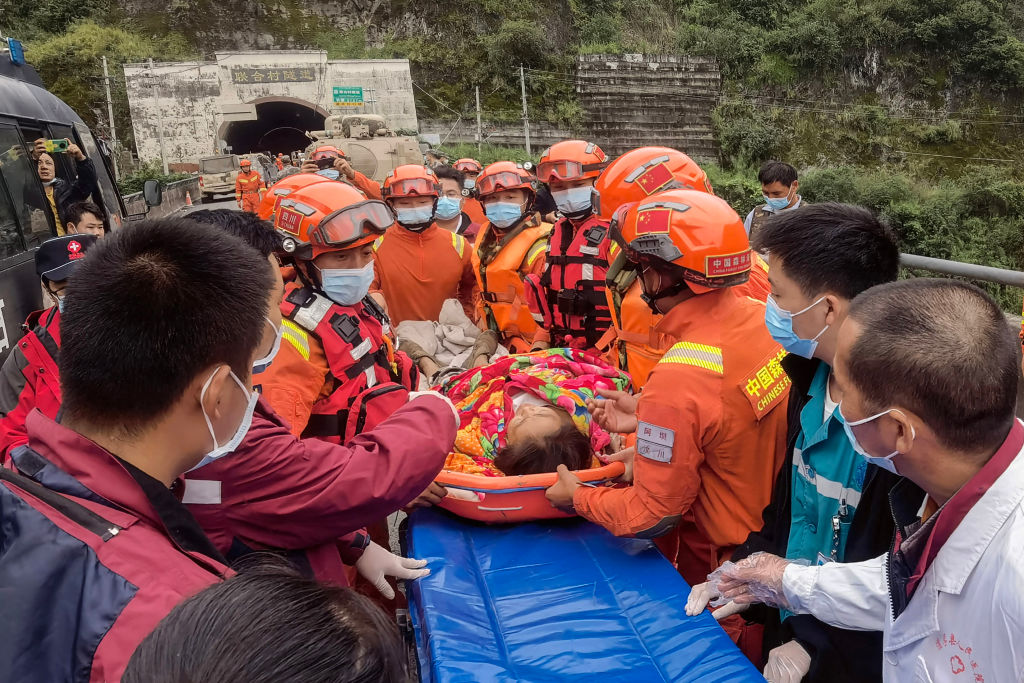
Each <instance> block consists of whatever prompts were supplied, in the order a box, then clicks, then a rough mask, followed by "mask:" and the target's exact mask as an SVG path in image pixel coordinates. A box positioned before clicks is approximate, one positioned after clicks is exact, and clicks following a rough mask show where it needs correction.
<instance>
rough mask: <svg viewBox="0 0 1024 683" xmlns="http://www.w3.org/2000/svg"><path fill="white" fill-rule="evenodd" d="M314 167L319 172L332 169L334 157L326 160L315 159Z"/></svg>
mask: <svg viewBox="0 0 1024 683" xmlns="http://www.w3.org/2000/svg"><path fill="white" fill-rule="evenodd" d="M316 167H317V168H319V169H320V170H321V171H323V170H326V169H328V168H334V157H327V158H326V159H317V160H316Z"/></svg>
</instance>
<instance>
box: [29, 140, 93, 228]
mask: <svg viewBox="0 0 1024 683" xmlns="http://www.w3.org/2000/svg"><path fill="white" fill-rule="evenodd" d="M56 154H67V155H68V156H69V157H71V158H72V159H74V166H75V174H74V177H73V178H70V179H65V178H58V177H57V164H56V161H55V159H54V155H56ZM32 156H33V157H34V158H35V160H36V175H37V176H39V181H40V182H41V183H42V184H43V192H44V197H45V198H46V205H45V206H42V207H38V208H41V209H42V210H43V211H44V212H50V213H52V214H53V220H54V224H55V226H56V228H57V236H58V237H63V236H64V234H65V232H64V226H65V224H66V221H65V220H64V214H65V211H66V209H67V208H68V207H69V206H71V205H72V204H74V203H75V202H82V201H86V200H87V199H89V198H90V197H92V196H93V194H94V193H97V194H98V187H97V185H96V167H95V166H93V163H92V161H90V160H89V159H88V158H87V157H86V156H85V153H84V152H82V150H81V148H80V147H79V146H78V145H76V144H75V143H74V142H72V141H71V140H68V139H67V138H64V139H61V140H47V139H45V138H40V139H38V140H36V141H35V143H34V145H33V149H32Z"/></svg>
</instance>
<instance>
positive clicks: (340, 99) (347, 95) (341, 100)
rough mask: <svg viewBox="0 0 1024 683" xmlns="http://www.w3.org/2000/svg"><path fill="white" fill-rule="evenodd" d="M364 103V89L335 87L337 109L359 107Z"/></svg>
mask: <svg viewBox="0 0 1024 683" xmlns="http://www.w3.org/2000/svg"><path fill="white" fill-rule="evenodd" d="M362 103H363V89H362V87H358V88H346V87H342V86H339V85H336V86H334V106H335V107H357V106H359V105H361V104H362Z"/></svg>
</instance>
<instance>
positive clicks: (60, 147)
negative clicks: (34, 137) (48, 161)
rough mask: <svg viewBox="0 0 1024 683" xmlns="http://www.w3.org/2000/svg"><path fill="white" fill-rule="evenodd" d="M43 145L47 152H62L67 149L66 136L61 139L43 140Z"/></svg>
mask: <svg viewBox="0 0 1024 683" xmlns="http://www.w3.org/2000/svg"><path fill="white" fill-rule="evenodd" d="M43 146H44V147H45V148H46V151H47V153H48V154H53V153H57V154H62V153H64V152H66V151H68V141H67V139H66V138H65V139H63V140H44V141H43Z"/></svg>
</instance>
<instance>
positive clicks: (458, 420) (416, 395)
mask: <svg viewBox="0 0 1024 683" xmlns="http://www.w3.org/2000/svg"><path fill="white" fill-rule="evenodd" d="M420 396H435V397H437V398H439V399H441V400H442V401H444V402H445V403H447V404H448V407H449V408H451V410H452V415H454V416H455V430H456V431H458V429H459V426H460V425H461V424H462V419H461V418H460V417H459V411H458V409H457V408H456V407H455V404H454V403H452V401H451V399H450V398H448V397H447V396H445V395H444V394H442V393H441V392H439V391H410V392H409V402H410V403H411V402H412V400H413V399H416V398H419V397H420Z"/></svg>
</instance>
